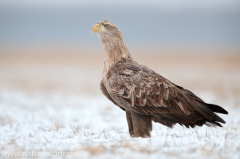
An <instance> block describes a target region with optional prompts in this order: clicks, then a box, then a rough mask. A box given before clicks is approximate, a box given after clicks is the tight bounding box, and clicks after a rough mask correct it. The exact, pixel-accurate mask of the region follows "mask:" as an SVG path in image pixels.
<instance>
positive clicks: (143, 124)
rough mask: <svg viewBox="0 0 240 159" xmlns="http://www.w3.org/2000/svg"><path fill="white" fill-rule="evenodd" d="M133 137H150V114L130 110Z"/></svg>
mask: <svg viewBox="0 0 240 159" xmlns="http://www.w3.org/2000/svg"><path fill="white" fill-rule="evenodd" d="M131 116H132V124H133V132H134V137H151V134H150V132H151V131H152V119H151V116H150V115H141V114H138V113H135V112H134V111H132V112H131Z"/></svg>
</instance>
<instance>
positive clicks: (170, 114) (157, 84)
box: [92, 20, 228, 137]
mask: <svg viewBox="0 0 240 159" xmlns="http://www.w3.org/2000/svg"><path fill="white" fill-rule="evenodd" d="M93 32H96V33H97V35H98V37H99V38H100V40H101V43H102V46H103V48H104V52H105V59H104V69H103V74H102V81H101V84H100V88H101V90H102V92H103V94H104V95H105V96H106V97H107V98H108V99H109V100H111V101H112V102H113V103H114V104H115V105H117V106H118V107H120V108H121V109H123V110H125V111H126V117H127V122H128V126H129V133H130V135H131V136H132V137H150V136H151V135H150V132H151V130H152V121H154V122H158V123H161V124H163V125H166V126H168V127H170V128H172V126H173V125H174V124H176V123H178V124H180V125H183V126H186V127H188V128H189V127H192V128H194V127H195V126H196V125H197V126H202V125H204V124H205V125H207V126H220V127H221V124H220V123H225V121H224V120H223V119H222V118H220V117H219V116H218V115H217V114H215V113H214V112H216V113H222V114H228V112H227V111H226V110H225V109H223V108H222V107H220V106H217V105H214V104H208V103H205V102H204V101H203V100H202V99H200V98H199V97H197V96H196V95H195V94H193V93H192V92H191V91H189V90H187V89H184V88H182V87H180V86H177V85H175V84H174V83H172V82H170V81H169V80H167V79H166V78H164V77H162V76H161V75H159V74H158V73H156V72H154V71H153V70H151V69H149V68H147V67H146V66H143V65H140V64H138V63H137V62H136V61H134V60H133V59H132V57H131V55H130V53H129V51H128V49H127V47H126V46H125V44H124V41H123V38H122V33H121V32H120V30H119V29H118V28H117V27H116V26H115V25H114V24H113V23H112V22H110V21H108V20H103V21H99V22H98V23H97V24H95V25H93V27H92V33H93Z"/></svg>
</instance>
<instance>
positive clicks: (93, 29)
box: [91, 24, 106, 34]
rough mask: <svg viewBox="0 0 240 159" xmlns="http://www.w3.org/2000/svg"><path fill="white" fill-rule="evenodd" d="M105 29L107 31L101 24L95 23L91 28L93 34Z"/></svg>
mask: <svg viewBox="0 0 240 159" xmlns="http://www.w3.org/2000/svg"><path fill="white" fill-rule="evenodd" d="M103 31H106V30H105V28H104V27H103V26H102V25H100V24H94V25H93V26H92V29H91V33H92V34H93V32H103Z"/></svg>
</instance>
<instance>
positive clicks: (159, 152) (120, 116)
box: [0, 64, 240, 159]
mask: <svg viewBox="0 0 240 159" xmlns="http://www.w3.org/2000/svg"><path fill="white" fill-rule="evenodd" d="M94 70H95V69H93V70H92V72H91V77H93V78H89V77H90V76H89V75H86V74H87V71H86V70H85V69H82V68H76V67H75V66H74V67H65V66H57V67H53V66H49V67H47V66H46V65H44V66H42V65H41V66H36V65H34V66H32V67H29V65H19V66H18V67H15V66H14V67H13V66H9V65H7V64H4V65H2V67H1V68H0V88H1V89H0V108H1V109H0V110H1V111H0V153H1V155H2V157H3V155H4V154H3V153H4V152H22V153H24V152H34V153H35V154H33V156H34V155H35V156H38V157H46V156H47V155H49V154H47V153H46V152H49V153H52V154H51V155H50V156H51V157H56V158H59V157H61V156H63V157H66V156H64V154H63V153H65V154H67V153H68V155H69V156H68V157H73V158H74V157H76V158H149V159H150V158H233V159H234V158H236V159H238V158H240V115H239V114H240V105H239V102H237V99H239V98H238V97H239V91H238V90H233V89H232V87H231V85H229V86H225V87H227V88H226V90H227V91H228V92H227V94H229V95H227V96H224V98H221V95H218V94H216V92H211V91H209V90H208V91H204V90H201V91H198V92H197V93H196V94H197V95H199V96H200V97H201V98H202V99H203V100H205V101H206V102H209V103H216V104H219V105H221V106H223V107H224V108H225V109H227V110H228V112H229V115H220V116H221V117H222V118H223V119H224V120H225V121H226V122H227V124H223V128H211V127H206V126H203V127H196V128H194V129H192V128H190V129H187V128H185V127H181V126H179V125H176V126H175V127H174V128H173V129H170V128H167V127H165V126H162V125H160V124H153V131H152V133H151V135H152V138H147V139H143V138H130V136H129V133H128V126H127V122H126V118H125V113H124V111H122V110H121V109H119V108H118V107H116V106H114V105H113V104H112V103H111V102H110V101H108V100H107V99H106V98H105V97H104V96H103V95H101V94H99V92H97V93H96V92H92V93H91V91H92V89H97V90H99V81H100V78H101V72H100V71H99V70H95V71H94ZM188 71H189V72H188V73H189V74H188V73H187V72H182V73H184V75H185V76H187V78H188V77H192V76H191V75H192V72H195V70H194V71H192V72H191V70H188ZM159 72H160V71H159ZM199 72H200V71H199ZM209 72H211V71H209ZM205 73H208V72H204V73H203V74H205ZM83 74H85V75H86V76H84V77H83V76H82V75H83ZM177 75H178V74H177V73H176V76H177ZM208 75H210V74H208ZM168 76H169V77H171V78H172V79H174V76H172V75H168ZM213 76H214V77H216V78H218V77H219V76H220V75H219V74H218V73H215V74H214V75H213ZM95 77H96V78H95ZM210 77H211V75H210ZM230 77H233V78H232V79H233V80H232V83H231V84H235V85H236V86H237V87H239V79H240V78H239V75H237V74H234V73H232V75H231V76H230V75H229V76H228V77H222V79H221V80H223V81H224V80H225V81H226V80H228V79H229V78H230ZM97 78H99V79H97ZM197 78H198V76H197ZM175 79H177V78H175ZM189 79H190V80H194V79H191V78H189ZM218 79H219V80H218V81H221V80H220V78H218ZM196 81H197V80H196ZM79 83H81V84H79ZM220 84H221V82H220ZM220 84H219V83H218V85H220ZM230 88H231V89H230ZM196 90H198V89H196ZM86 92H88V93H86ZM89 92H90V93H89ZM232 94H234V95H235V96H233V95H232ZM38 152H45V154H43V155H40V153H38ZM74 153H75V154H77V155H75V156H74V155H72V154H74ZM12 155H13V156H18V155H17V154H12ZM22 155H24V154H22ZM28 155H29V154H28ZM44 155H45V156H44ZM33 156H31V155H30V157H33ZM25 157H26V156H22V158H25Z"/></svg>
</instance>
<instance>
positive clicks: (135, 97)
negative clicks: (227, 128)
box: [108, 62, 226, 126]
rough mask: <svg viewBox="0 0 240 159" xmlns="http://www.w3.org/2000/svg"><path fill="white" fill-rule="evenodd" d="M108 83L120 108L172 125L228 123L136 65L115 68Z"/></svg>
mask: <svg viewBox="0 0 240 159" xmlns="http://www.w3.org/2000/svg"><path fill="white" fill-rule="evenodd" d="M108 84H109V86H110V88H111V90H112V91H111V92H112V93H113V94H114V96H116V97H117V98H118V99H119V101H120V102H121V103H120V105H121V104H124V105H127V106H128V107H129V108H131V109H132V110H133V111H135V112H138V113H140V114H144V115H153V116H155V117H157V118H160V119H162V120H165V121H169V122H172V123H180V124H184V125H186V124H187V123H190V126H191V123H197V122H200V123H197V124H195V125H202V124H204V123H205V122H208V121H209V122H210V121H211V123H212V122H214V124H215V125H218V126H219V125H220V124H219V123H217V122H215V121H219V122H222V123H225V122H224V120H222V119H221V118H220V117H218V116H217V115H216V114H215V113H213V112H214V110H212V109H211V108H210V107H209V106H208V104H206V103H205V102H204V101H202V100H201V99H200V98H199V97H197V96H196V95H194V94H193V93H192V92H190V91H188V90H185V89H183V88H181V87H179V86H176V85H175V84H173V83H171V82H170V81H168V80H167V79H165V78H164V77H162V76H160V75H158V74H157V73H155V72H154V71H152V70H150V69H148V68H147V67H145V66H142V65H138V64H137V63H135V62H133V63H118V64H117V65H115V66H114V68H113V69H112V70H111V71H110V72H109V79H108ZM216 107H218V106H216ZM221 111H223V112H224V110H221ZM224 113H226V112H224ZM202 120H204V121H202ZM201 121H202V122H201ZM165 125H166V124H165Z"/></svg>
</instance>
